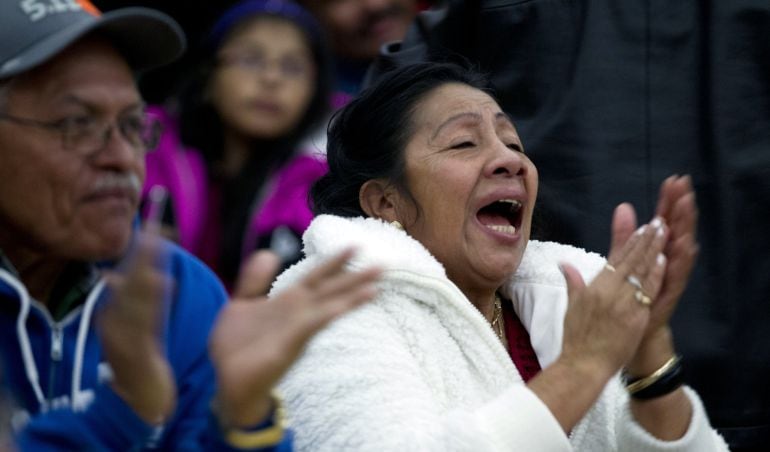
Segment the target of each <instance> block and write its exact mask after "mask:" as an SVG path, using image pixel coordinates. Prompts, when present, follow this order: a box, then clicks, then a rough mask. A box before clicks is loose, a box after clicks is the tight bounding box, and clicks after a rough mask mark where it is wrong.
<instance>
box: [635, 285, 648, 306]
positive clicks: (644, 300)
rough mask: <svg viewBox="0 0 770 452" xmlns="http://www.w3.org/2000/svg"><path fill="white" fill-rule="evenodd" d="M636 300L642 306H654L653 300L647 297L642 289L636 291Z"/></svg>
mask: <svg viewBox="0 0 770 452" xmlns="http://www.w3.org/2000/svg"><path fill="white" fill-rule="evenodd" d="M634 298H635V299H636V301H638V302H639V304H641V305H642V306H650V305H652V298H650V297H648V296H647V295H645V293H644V292H642V289H636V291H635V292H634Z"/></svg>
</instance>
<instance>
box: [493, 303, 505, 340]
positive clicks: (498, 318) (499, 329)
mask: <svg viewBox="0 0 770 452" xmlns="http://www.w3.org/2000/svg"><path fill="white" fill-rule="evenodd" d="M492 329H493V330H495V334H497V337H498V338H499V339H500V342H502V343H503V344H505V334H504V332H503V302H502V301H501V300H500V295H498V294H497V292H495V314H494V316H492Z"/></svg>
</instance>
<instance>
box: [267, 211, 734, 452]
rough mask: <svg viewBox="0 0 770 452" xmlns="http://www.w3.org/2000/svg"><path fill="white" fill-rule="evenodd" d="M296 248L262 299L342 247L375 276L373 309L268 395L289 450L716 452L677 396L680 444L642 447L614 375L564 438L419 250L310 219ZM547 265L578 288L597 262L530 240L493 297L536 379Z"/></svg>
mask: <svg viewBox="0 0 770 452" xmlns="http://www.w3.org/2000/svg"><path fill="white" fill-rule="evenodd" d="M303 240H304V246H305V253H306V255H307V258H306V259H304V260H303V261H301V262H299V263H298V264H296V265H295V266H293V267H291V268H290V269H288V270H287V271H286V272H284V273H283V274H282V275H281V276H279V278H278V279H277V281H276V282H275V284H274V287H273V291H272V292H273V293H277V292H279V291H281V290H282V289H284V288H286V287H287V286H289V285H291V284H292V283H293V282H295V281H297V280H298V279H299V278H301V277H302V276H304V275H306V274H307V273H308V271H310V269H311V268H313V267H314V266H315V265H316V264H317V263H319V262H320V261H322V260H325V259H327V258H329V257H330V256H332V255H333V254H335V253H337V252H339V251H341V250H342V249H343V248H344V247H347V246H350V245H354V246H356V247H357V248H358V253H357V254H356V256H355V258H354V259H353V262H352V263H351V267H353V268H364V267H368V266H370V265H374V264H376V265H378V266H380V267H382V268H384V269H385V272H384V275H383V278H382V282H381V283H380V285H379V288H380V291H379V294H378V296H377V298H376V299H375V300H374V301H373V302H371V303H369V304H367V305H365V306H363V307H361V308H359V309H357V310H356V311H354V312H352V313H350V314H347V315H345V316H344V317H342V318H340V319H339V320H337V321H335V322H334V323H332V324H331V325H330V326H329V327H328V328H327V329H326V330H324V331H322V332H321V333H319V334H318V335H317V336H316V337H315V338H314V339H313V340H312V341H311V343H310V344H309V345H308V347H307V349H306V350H305V352H304V354H303V356H302V357H301V358H300V360H299V361H298V362H297V363H296V365H295V366H294V367H293V368H292V369H291V370H290V372H289V373H288V374H287V375H286V377H285V378H284V380H283V381H282V382H281V384H280V389H281V391H282V393H283V395H284V397H285V399H286V403H287V407H288V412H289V419H290V423H291V425H292V427H293V428H294V429H295V433H296V438H295V446H296V448H297V450H299V451H335V452H338V451H394V452H395V451H399V452H401V451H442V452H443V451H567V450H581V451H591V452H596V451H615V450H618V451H637V450H649V451H692V452H696V451H697V452H706V451H720V450H727V446H726V445H725V444H724V442H723V440H722V438H721V437H720V436H719V435H718V434H717V433H716V432H715V431H714V430H712V429H711V427H710V426H709V423H708V420H707V418H706V415H705V412H704V410H703V407H702V405H701V402H700V399H699V398H698V396H697V395H696V394H695V393H694V392H693V391H691V390H689V389H687V394H688V396H689V398H690V401H691V403H692V405H693V413H694V415H693V417H692V421H691V423H690V426H689V430H688V432H687V434H686V435H685V436H684V437H683V438H681V439H680V440H678V441H675V442H662V441H659V440H657V439H655V438H654V437H652V436H651V435H649V434H648V433H647V432H646V431H644V430H643V429H642V428H641V427H640V426H639V425H638V424H636V423H635V422H634V421H633V420H632V418H631V415H630V412H629V408H628V396H627V395H626V393H625V390H624V389H623V387H622V385H621V382H620V380H619V378H615V379H613V380H611V381H610V383H608V385H607V387H606V388H605V390H604V392H603V393H602V395H601V397H600V398H599V400H598V401H597V402H596V404H595V405H594V407H593V408H592V409H591V410H590V411H589V412H588V413H587V414H586V416H585V417H584V418H583V419H582V421H581V422H580V423H579V424H578V425H577V426H576V427H575V428H574V429H573V431H572V433H571V435H570V436H569V438H568V437H567V436H566V435H565V434H564V432H563V431H562V430H561V428H560V426H559V424H558V423H557V421H556V419H555V418H554V417H553V415H552V414H551V412H550V411H549V410H548V409H547V407H546V406H545V405H544V404H543V403H542V402H541V401H540V399H539V398H538V397H537V396H535V394H534V393H533V392H531V391H530V390H529V389H528V388H527V386H526V385H525V384H524V383H523V382H522V379H521V377H520V375H519V373H518V371H517V370H516V367H515V366H514V365H513V363H512V362H511V359H510V357H509V356H508V354H507V352H506V350H505V349H504V347H503V346H502V344H501V343H500V342H499V340H498V339H497V337H496V336H495V334H494V332H493V331H492V328H491V327H490V325H489V323H488V322H487V321H486V319H485V318H484V317H483V316H482V315H481V314H480V313H479V312H478V311H477V310H476V308H475V307H474V306H473V305H472V304H471V303H470V302H469V301H468V300H467V298H466V297H465V296H464V295H463V294H462V292H460V290H459V289H458V288H457V287H456V286H455V285H454V284H453V283H452V282H451V281H449V279H447V277H446V273H445V271H444V268H443V267H442V266H441V264H440V263H439V262H438V261H436V259H435V258H433V256H431V254H430V253H429V252H428V251H427V250H426V249H425V248H424V247H423V246H422V245H421V244H420V243H419V242H417V241H416V240H414V239H412V238H411V237H410V236H409V235H407V234H406V233H405V232H404V231H401V230H398V229H396V228H394V227H392V226H390V225H389V224H387V223H384V222H382V221H380V220H375V219H370V218H369V219H363V218H355V219H348V218H341V217H334V216H329V215H323V216H319V217H318V218H316V219H315V220H314V221H313V223H312V224H311V225H310V227H309V228H308V230H307V231H306V232H305V235H304V237H303ZM561 261H566V262H570V263H572V264H573V265H575V266H576V267H577V268H579V269H580V270H581V272H582V273H583V277H584V278H585V279H586V280H587V281H588V280H590V279H592V278H593V277H594V276H595V274H596V273H597V272H598V271H599V270H600V269H601V268H602V266H603V264H604V259H602V258H601V257H600V256H599V255H597V254H593V253H587V252H585V251H583V250H580V249H577V248H573V247H570V246H565V245H559V244H555V243H543V242H536V241H531V242H530V243H529V245H528V247H527V251H526V253H525V255H524V258H523V260H522V263H521V265H520V266H519V269H518V271H517V273H516V274H515V275H514V276H513V277H512V278H511V280H510V282H509V283H508V284H507V285H506V287H504V288H503V291H504V292H505V294H506V295H507V296H508V297H509V298H510V299H511V300H513V303H514V308H515V310H516V313H517V314H518V315H519V317H520V318H521V320H522V322H523V323H524V325H525V327H526V328H527V330H528V331H529V333H530V337H531V340H532V345H533V347H534V349H535V352H536V353H537V356H538V359H539V361H540V364H541V366H542V367H544V368H545V367H547V366H548V365H549V364H551V363H552V362H553V361H554V360H555V359H556V358H557V357H558V355H559V353H560V350H561V339H562V326H563V317H564V312H565V309H566V303H567V294H566V287H565V283H564V278H563V277H562V275H561V273H560V271H559V269H558V267H557V264H558V263H559V262H561Z"/></svg>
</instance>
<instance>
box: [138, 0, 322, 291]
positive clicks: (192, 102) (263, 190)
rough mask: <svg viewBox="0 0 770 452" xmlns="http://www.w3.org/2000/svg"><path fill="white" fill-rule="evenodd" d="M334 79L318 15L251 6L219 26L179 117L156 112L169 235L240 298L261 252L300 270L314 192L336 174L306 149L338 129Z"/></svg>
mask: <svg viewBox="0 0 770 452" xmlns="http://www.w3.org/2000/svg"><path fill="white" fill-rule="evenodd" d="M330 70H331V69H330V60H329V56H328V53H327V50H326V47H325V44H324V41H323V37H322V31H321V29H320V27H319V25H318V24H317V23H316V21H315V19H314V18H313V16H312V15H310V14H309V13H308V12H306V11H305V10H304V9H303V8H301V7H300V6H299V5H297V4H295V3H292V2H286V1H281V0H271V1H268V0H246V1H243V2H240V3H238V4H236V5H234V6H233V7H232V8H230V9H228V10H227V11H226V12H225V13H224V14H223V15H222V16H221V17H220V18H219V19H218V20H217V22H216V23H215V25H214V27H213V29H212V30H211V32H210V34H209V36H208V39H207V41H206V47H205V53H204V54H203V55H202V58H201V62H200V63H199V64H198V65H197V67H195V68H194V69H193V70H192V71H191V79H190V80H188V81H187V82H186V87H185V88H184V89H183V92H182V93H181V95H180V99H179V101H178V111H170V110H173V109H174V106H173V104H172V107H171V108H170V109H169V110H162V109H157V108H156V109H153V110H151V111H153V112H155V113H157V114H158V115H159V116H160V117H161V118H162V120H163V123H164V126H165V133H164V135H163V137H162V138H161V142H160V146H159V147H158V149H157V150H156V151H155V152H154V153H152V154H150V155H148V156H147V182H146V184H145V187H144V193H145V197H146V194H147V193H149V191H150V190H152V188H153V187H154V186H156V185H160V186H163V187H165V188H167V190H168V191H169V192H170V195H171V196H170V198H171V203H170V208H169V209H167V211H166V212H165V215H164V228H165V230H166V232H167V233H169V234H170V235H171V236H172V237H175V238H176V239H177V240H178V241H179V243H181V244H182V246H184V247H185V248H187V249H188V250H190V251H192V252H193V253H194V254H196V255H197V256H199V257H200V258H202V259H203V261H204V262H206V263H207V264H208V265H209V266H210V267H211V268H212V269H214V270H215V271H216V272H217V274H218V275H219V276H220V277H221V278H222V280H223V281H224V282H225V283H226V285H227V286H228V287H230V286H231V285H232V283H233V281H234V278H235V276H236V275H237V272H238V268H239V266H240V264H241V261H242V259H243V258H244V257H245V256H247V255H248V254H249V253H250V252H251V251H253V250H255V249H262V248H268V249H271V250H273V251H274V252H276V253H277V254H278V255H279V256H280V257H281V259H282V260H283V265H288V264H290V263H292V262H294V261H296V260H297V259H298V258H299V255H300V240H299V237H300V236H301V234H302V232H303V231H304V229H305V227H307V225H308V223H309V222H310V220H311V218H312V214H311V212H310V209H309V207H308V205H307V192H308V190H309V187H310V184H312V183H313V182H314V181H315V180H316V179H317V178H318V177H320V176H321V175H322V174H323V173H324V172H325V171H326V166H325V163H324V158H323V155H322V154H320V153H319V151H318V150H317V148H316V147H314V146H312V145H309V144H303V141H302V140H303V137H305V136H306V135H307V134H308V132H310V131H312V130H313V128H314V127H316V126H318V125H319V124H320V123H321V121H322V120H323V119H325V118H326V114H327V111H328V107H329V92H330V83H331V80H330V77H331V75H330ZM177 124H178V125H177ZM146 213H147V211H146V209H145V214H146Z"/></svg>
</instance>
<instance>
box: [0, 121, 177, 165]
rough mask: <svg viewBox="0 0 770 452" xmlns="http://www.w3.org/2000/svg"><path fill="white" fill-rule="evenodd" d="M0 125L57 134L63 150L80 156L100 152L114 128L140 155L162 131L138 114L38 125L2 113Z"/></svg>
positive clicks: (147, 150) (151, 146) (159, 127)
mask: <svg viewBox="0 0 770 452" xmlns="http://www.w3.org/2000/svg"><path fill="white" fill-rule="evenodd" d="M0 121H8V122H12V123H14V124H19V125H23V126H28V127H38V128H41V129H48V130H50V131H52V132H56V133H59V134H60V136H61V142H62V147H63V148H64V149H66V150H68V151H72V152H74V153H77V154H79V155H84V156H86V155H90V154H94V153H96V152H97V151H99V150H101V149H103V148H104V147H105V146H106V145H107V143H108V142H109V140H110V137H111V136H112V130H113V129H114V128H117V129H118V130H119V131H120V135H121V136H122V137H123V139H125V140H126V142H128V144H129V145H131V147H133V148H134V150H135V151H136V152H137V153H138V154H142V155H143V154H145V153H147V152H149V151H152V150H153V149H155V146H157V145H158V140H159V138H160V133H161V130H162V127H161V125H160V122H158V120H157V119H156V118H155V117H153V116H151V115H146V114H139V113H137V114H129V115H125V116H122V117H120V118H118V119H117V121H116V122H115V123H113V121H109V120H105V119H103V118H97V117H95V116H88V115H82V116H71V117H67V118H64V119H60V120H58V121H38V120H35V119H29V118H19V117H16V116H12V115H7V114H4V113H0ZM113 124H114V126H117V127H114V126H113Z"/></svg>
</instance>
